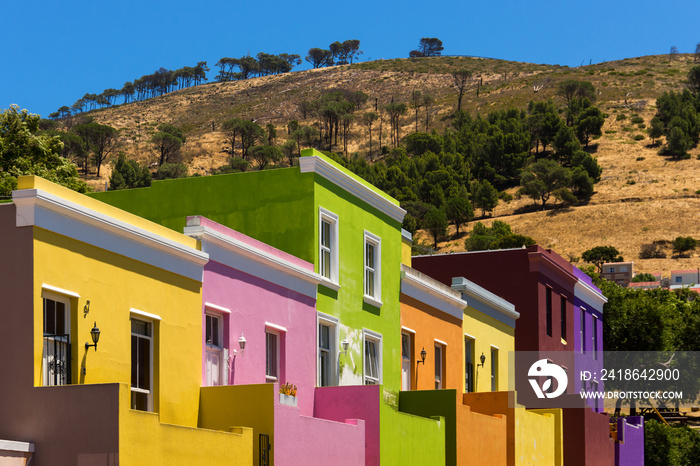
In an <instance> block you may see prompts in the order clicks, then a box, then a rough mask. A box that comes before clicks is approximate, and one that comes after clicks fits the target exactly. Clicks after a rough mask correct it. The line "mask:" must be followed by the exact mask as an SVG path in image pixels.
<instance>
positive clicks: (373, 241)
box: [365, 231, 382, 304]
mask: <svg viewBox="0 0 700 466" xmlns="http://www.w3.org/2000/svg"><path fill="white" fill-rule="evenodd" d="M381 245H382V243H381V239H380V238H379V237H378V236H375V235H373V234H372V233H370V232H368V231H365V297H366V298H371V300H373V301H374V302H373V303H372V304H377V302H379V301H381V257H382V255H381V252H382V248H381Z"/></svg>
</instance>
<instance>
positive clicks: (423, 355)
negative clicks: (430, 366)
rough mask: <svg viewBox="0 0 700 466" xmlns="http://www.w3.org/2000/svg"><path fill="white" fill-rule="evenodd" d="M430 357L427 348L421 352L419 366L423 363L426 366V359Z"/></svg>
mask: <svg viewBox="0 0 700 466" xmlns="http://www.w3.org/2000/svg"><path fill="white" fill-rule="evenodd" d="M427 355H428V353H426V351H425V346H424V347H423V349H422V350H421V351H420V361H418V364H420V363H423V364H424V365H425V357H426V356H427Z"/></svg>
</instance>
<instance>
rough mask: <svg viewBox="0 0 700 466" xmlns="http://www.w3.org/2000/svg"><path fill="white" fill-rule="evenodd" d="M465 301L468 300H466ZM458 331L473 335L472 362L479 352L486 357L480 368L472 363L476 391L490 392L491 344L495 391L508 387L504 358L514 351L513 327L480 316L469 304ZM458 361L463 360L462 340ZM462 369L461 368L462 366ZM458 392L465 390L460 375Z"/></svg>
mask: <svg viewBox="0 0 700 466" xmlns="http://www.w3.org/2000/svg"><path fill="white" fill-rule="evenodd" d="M467 302H469V300H468V299H467ZM462 330H463V331H464V333H465V334H468V335H471V336H473V337H474V338H475V339H474V343H473V345H474V355H473V357H472V361H474V364H475V365H476V364H480V361H479V357H480V356H481V354H482V353H483V354H484V356H486V361H485V363H484V367H480V366H479V367H476V366H475V368H474V369H475V370H474V373H475V376H476V377H475V378H476V381H475V386H474V389H475V390H476V391H477V392H489V391H491V347H492V345H493V346H496V347H498V370H497V374H498V376H497V382H496V383H497V386H496V389H497V390H496V391H504V390H508V357H509V353H510V352H511V351H514V350H515V329H513V328H512V327H510V326H508V325H506V324H504V323H501V322H499V321H497V320H496V319H494V318H492V317H489V316H487V315H484V314H483V313H481V312H479V311H477V310H475V309H474V308H472V307H467V308H466V309H465V310H464V320H463V321H462ZM461 344H462V361H464V360H465V356H466V355H465V354H464V340H462V343H461ZM462 371H464V367H463V368H462ZM461 383H462V391H465V390H466V386H465V380H464V377H462V381H461Z"/></svg>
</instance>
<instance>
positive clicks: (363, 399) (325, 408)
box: [314, 385, 381, 464]
mask: <svg viewBox="0 0 700 466" xmlns="http://www.w3.org/2000/svg"><path fill="white" fill-rule="evenodd" d="M380 389H381V386H380V385H364V386H363V385H359V386H357V385H355V386H345V387H319V388H316V405H315V406H314V417H320V418H324V419H330V420H332V421H338V422H343V421H345V420H346V419H364V420H365V464H379V462H380V452H379V400H380V393H379V390H380Z"/></svg>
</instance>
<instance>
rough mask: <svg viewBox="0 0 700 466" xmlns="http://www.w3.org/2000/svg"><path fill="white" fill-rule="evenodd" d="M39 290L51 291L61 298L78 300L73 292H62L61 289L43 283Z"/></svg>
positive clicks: (77, 296)
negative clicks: (61, 296)
mask: <svg viewBox="0 0 700 466" xmlns="http://www.w3.org/2000/svg"><path fill="white" fill-rule="evenodd" d="M41 289H42V290H46V291H51V292H53V293H56V294H60V295H63V296H69V297H71V298H80V295H79V294H78V293H76V292H74V291H68V290H64V289H63V288H58V287H56V286H51V285H47V284H46V283H43V284H42V285H41Z"/></svg>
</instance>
